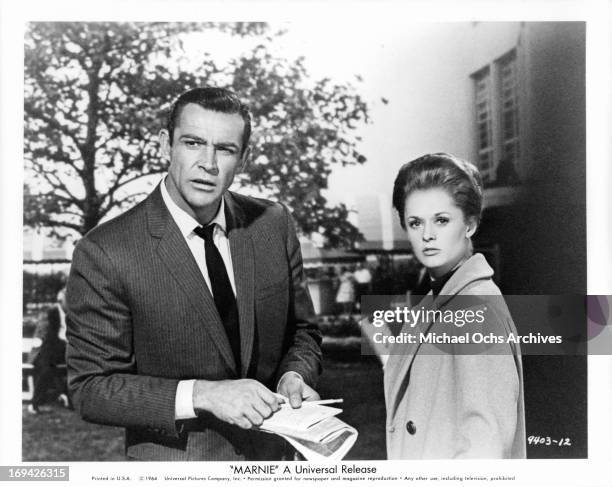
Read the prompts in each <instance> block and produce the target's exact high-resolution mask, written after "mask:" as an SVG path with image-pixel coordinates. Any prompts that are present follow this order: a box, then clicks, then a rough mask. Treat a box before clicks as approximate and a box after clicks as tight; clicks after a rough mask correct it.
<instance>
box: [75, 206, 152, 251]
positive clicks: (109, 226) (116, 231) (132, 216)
mask: <svg viewBox="0 0 612 487" xmlns="http://www.w3.org/2000/svg"><path fill="white" fill-rule="evenodd" d="M149 198H150V196H149V197H148V198H145V199H144V200H143V201H141V202H140V203H138V204H137V205H136V206H134V207H133V208H131V209H129V210H127V211H126V212H124V213H122V214H120V215H118V216H116V217H114V218H112V219H110V220H108V221H106V222H104V223H101V224H99V225H98V226H96V227H94V228H92V229H91V230H90V231H89V232H87V233H86V234H85V235H84V236H83V238H82V239H81V240H87V241H90V242H93V243H96V244H97V245H99V246H101V247H107V246H108V245H111V246H112V245H113V244H125V243H126V242H127V241H132V240H134V239H137V238H138V236H139V235H144V234H145V232H146V204H147V200H148V199H149ZM77 245H78V244H77Z"/></svg>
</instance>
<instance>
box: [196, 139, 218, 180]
mask: <svg viewBox="0 0 612 487" xmlns="http://www.w3.org/2000/svg"><path fill="white" fill-rule="evenodd" d="M198 165H199V166H200V167H201V168H202V169H204V170H205V171H206V172H207V173H209V174H212V175H214V176H216V175H217V174H218V173H219V166H217V151H216V150H215V148H214V147H212V146H210V145H208V146H206V147H204V149H203V150H202V153H201V154H200V160H199V161H198Z"/></svg>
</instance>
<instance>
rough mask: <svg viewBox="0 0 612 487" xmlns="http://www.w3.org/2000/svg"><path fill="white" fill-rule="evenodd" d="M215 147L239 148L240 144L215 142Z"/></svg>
mask: <svg viewBox="0 0 612 487" xmlns="http://www.w3.org/2000/svg"><path fill="white" fill-rule="evenodd" d="M215 147H233V148H234V149H236V150H238V149H240V146H239V145H238V144H236V143H235V142H217V143H216V144H215Z"/></svg>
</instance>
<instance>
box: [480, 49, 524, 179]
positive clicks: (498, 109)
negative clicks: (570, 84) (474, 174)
mask: <svg viewBox="0 0 612 487" xmlns="http://www.w3.org/2000/svg"><path fill="white" fill-rule="evenodd" d="M472 79H473V82H474V100H475V114H476V149H477V159H478V166H479V169H480V172H481V174H482V178H483V181H484V183H485V185H486V186H509V185H513V184H517V183H518V182H519V178H518V173H517V169H518V167H519V163H520V154H521V152H520V149H521V147H520V131H519V95H518V92H519V89H518V80H519V76H518V68H517V58H516V50H514V49H513V50H512V51H510V52H509V53H507V54H506V55H504V56H502V57H501V58H500V59H498V60H497V61H495V62H493V63H491V64H490V65H488V66H485V67H484V68H483V69H481V70H479V71H478V72H477V73H475V74H474V75H472Z"/></svg>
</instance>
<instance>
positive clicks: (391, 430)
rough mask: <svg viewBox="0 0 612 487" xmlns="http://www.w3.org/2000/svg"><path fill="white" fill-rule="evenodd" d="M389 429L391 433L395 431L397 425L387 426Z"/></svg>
mask: <svg viewBox="0 0 612 487" xmlns="http://www.w3.org/2000/svg"><path fill="white" fill-rule="evenodd" d="M387 431H388V432H389V433H393V432H394V431H395V426H389V427H388V428H387Z"/></svg>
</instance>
